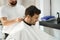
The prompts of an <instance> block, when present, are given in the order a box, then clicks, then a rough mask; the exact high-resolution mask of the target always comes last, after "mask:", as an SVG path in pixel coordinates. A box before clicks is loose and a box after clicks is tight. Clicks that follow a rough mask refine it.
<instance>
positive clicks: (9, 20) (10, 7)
mask: <svg viewBox="0 0 60 40" xmlns="http://www.w3.org/2000/svg"><path fill="white" fill-rule="evenodd" d="M7 1H8V3H7V5H4V6H3V7H2V8H1V17H0V18H1V22H2V24H3V31H2V32H3V33H4V34H5V38H6V37H7V36H8V35H9V33H10V32H11V31H12V29H14V27H15V25H17V24H18V23H19V22H20V21H21V20H23V19H22V18H23V16H24V11H25V8H24V7H23V6H22V5H20V4H18V2H17V0H7Z"/></svg>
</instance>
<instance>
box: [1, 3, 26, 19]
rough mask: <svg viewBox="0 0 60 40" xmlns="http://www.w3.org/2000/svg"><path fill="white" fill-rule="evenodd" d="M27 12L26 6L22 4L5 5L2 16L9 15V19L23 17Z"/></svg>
mask: <svg viewBox="0 0 60 40" xmlns="http://www.w3.org/2000/svg"><path fill="white" fill-rule="evenodd" d="M24 13H25V8H24V6H22V5H19V4H17V5H16V6H14V7H11V6H7V5H6V6H4V7H3V8H2V10H1V17H7V19H8V20H12V19H15V18H18V17H20V18H23V17H24Z"/></svg>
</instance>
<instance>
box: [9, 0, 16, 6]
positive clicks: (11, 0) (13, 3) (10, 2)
mask: <svg viewBox="0 0 60 40" xmlns="http://www.w3.org/2000/svg"><path fill="white" fill-rule="evenodd" d="M9 4H10V5H12V6H15V5H16V4H17V0H9Z"/></svg>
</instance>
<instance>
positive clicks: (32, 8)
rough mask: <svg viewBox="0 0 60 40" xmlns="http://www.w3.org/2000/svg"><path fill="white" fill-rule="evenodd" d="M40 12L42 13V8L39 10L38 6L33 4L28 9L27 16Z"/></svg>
mask: <svg viewBox="0 0 60 40" xmlns="http://www.w3.org/2000/svg"><path fill="white" fill-rule="evenodd" d="M40 13H41V10H39V9H38V8H36V7H35V6H33V5H32V6H30V7H28V8H27V9H26V11H25V16H27V15H29V16H31V17H32V16H34V14H37V15H39V14H40Z"/></svg>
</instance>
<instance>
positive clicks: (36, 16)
mask: <svg viewBox="0 0 60 40" xmlns="http://www.w3.org/2000/svg"><path fill="white" fill-rule="evenodd" d="M38 17H39V15H37V14H35V15H34V16H33V17H31V20H30V22H31V24H33V25H35V23H36V22H37V21H38Z"/></svg>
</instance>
